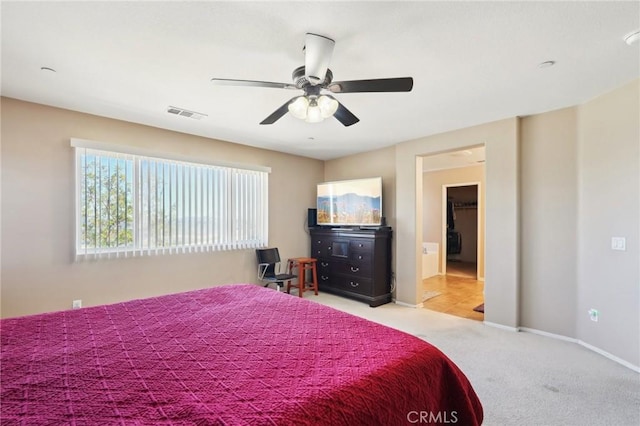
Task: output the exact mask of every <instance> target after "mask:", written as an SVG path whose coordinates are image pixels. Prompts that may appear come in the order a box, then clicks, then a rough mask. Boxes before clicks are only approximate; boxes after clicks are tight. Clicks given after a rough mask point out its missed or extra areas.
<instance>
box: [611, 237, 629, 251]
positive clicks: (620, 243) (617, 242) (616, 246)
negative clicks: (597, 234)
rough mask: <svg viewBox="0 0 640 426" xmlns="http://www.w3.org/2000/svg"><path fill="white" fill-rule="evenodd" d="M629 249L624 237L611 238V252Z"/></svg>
mask: <svg viewBox="0 0 640 426" xmlns="http://www.w3.org/2000/svg"><path fill="white" fill-rule="evenodd" d="M626 249H627V240H626V238H624V237H611V250H622V251H625V250H626Z"/></svg>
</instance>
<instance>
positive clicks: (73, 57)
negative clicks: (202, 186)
mask: <svg viewBox="0 0 640 426" xmlns="http://www.w3.org/2000/svg"><path fill="white" fill-rule="evenodd" d="M1 7H2V9H1V16H2V88H1V90H2V95H3V96H7V97H12V98H17V99H23V100H27V101H32V102H38V103H42V104H46V105H53V106H57V107H61V108H67V109H71V110H77V111H84V112H88V113H91V114H97V115H101V116H106V117H113V118H117V119H122V120H127V121H131V122H137V123H143V124H147V125H151V126H156V127H161V128H166V129H171V130H176V131H180V132H185V133H191V134H195V135H201V136H205V137H210V138H215V139H221V140H227V141H232V142H237V143H242V144H246V145H251V146H257V147H264V148H267V149H273V150H277V151H282V152H288V153H292V154H297V155H303V156H307V157H311V158H318V159H331V158H336V157H340V156H344V155H349V154H353V153H357V152H362V151H368V150H371V149H376V148H381V147H384V146H390V145H394V144H396V143H398V142H402V141H406V140H411V139H416V138H419V137H422V136H427V135H431V134H435V133H440V132H445V131H448V130H452V129H457V128H461V127H467V126H471V125H475V124H479V123H484V122H489V121H494V120H498V119H502V118H507V117H513V116H525V115H530V114H535V113H540V112H544V111H549V110H553V109H557V108H562V107H566V106H571V105H576V104H580V103H583V102H585V101H587V100H589V99H591V98H593V97H595V96H598V95H600V94H602V93H605V92H607V91H610V90H612V89H613V88H615V87H618V86H621V85H623V84H625V83H627V82H629V81H631V80H633V79H635V78H638V77H639V76H640V43H636V44H635V45H632V46H628V45H627V44H625V43H624V42H623V38H624V36H625V35H626V34H628V33H630V32H632V31H634V30H637V29H639V28H640V2H637V1H630V2H613V1H605V2H578V1H576V2H557V3H554V2H468V3H467V2H452V1H450V2H397V1H394V2H366V1H360V2H355V1H353V2H255V3H253V2H38V3H36V2H6V1H2V5H1ZM306 32H315V33H318V34H322V35H325V36H328V37H331V38H333V39H334V40H335V41H336V46H335V50H334V54H333V59H332V61H331V64H330V68H331V70H332V71H333V74H334V80H335V81H340V80H357V79H372V78H386V77H405V76H411V77H413V78H414V88H413V91H412V92H409V93H348V94H347V93H345V94H337V95H335V96H336V98H338V99H339V101H340V102H342V103H343V104H344V105H345V106H346V107H347V108H348V109H349V110H351V111H352V112H353V113H354V114H355V115H356V116H358V117H359V118H360V122H359V123H357V124H355V125H353V126H351V127H343V126H342V125H341V124H340V123H339V122H338V121H337V120H335V119H329V120H325V121H324V122H322V123H318V124H309V123H305V122H303V121H300V120H297V119H295V118H293V117H292V116H290V115H289V114H287V115H285V116H284V117H283V118H282V119H280V120H279V121H278V122H276V123H275V124H273V125H268V126H264V125H263V126H261V125H259V124H258V123H259V122H260V121H262V120H263V119H264V118H265V117H267V116H268V115H269V114H271V113H272V112H273V111H274V110H275V109H276V108H278V107H279V106H281V105H282V104H284V103H285V102H286V101H287V100H288V99H290V98H291V97H293V96H295V95H298V94H301V93H302V92H297V91H291V90H284V89H269V88H253V87H232V86H214V85H213V84H211V83H210V79H211V78H212V77H217V78H232V79H246V80H264V81H275V82H284V83H289V82H291V73H292V71H293V70H294V69H295V68H296V67H298V66H300V65H303V63H304V55H303V52H302V47H303V42H304V35H305V33H306ZM548 60H553V61H556V65H555V66H553V67H550V68H544V69H541V68H538V64H539V63H541V62H544V61H548ZM41 67H50V68H53V69H55V70H56V71H57V72H55V73H53V72H47V71H41V69H40V68H41ZM169 105H172V106H176V107H181V108H186V109H188V110H192V111H197V112H201V113H204V114H207V117H206V118H204V119H202V120H193V119H188V118H184V117H179V116H175V115H170V114H168V113H166V108H167V107H168V106H169ZM76 136H79V137H81V135H76ZM105 142H109V141H105ZM479 142H481V141H479Z"/></svg>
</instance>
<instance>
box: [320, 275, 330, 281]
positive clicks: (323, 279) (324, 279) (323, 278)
mask: <svg viewBox="0 0 640 426" xmlns="http://www.w3.org/2000/svg"><path fill="white" fill-rule="evenodd" d="M320 279H321V280H322V281H327V280H328V279H329V277H325V276H324V275H321V276H320Z"/></svg>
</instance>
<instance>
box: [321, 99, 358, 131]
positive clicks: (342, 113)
mask: <svg viewBox="0 0 640 426" xmlns="http://www.w3.org/2000/svg"><path fill="white" fill-rule="evenodd" d="M327 96H328V95H327ZM330 97H331V98H333V96H330ZM333 99H335V98H333ZM333 116H334V117H335V118H336V120H338V121H339V122H341V123H342V124H343V125H344V126H345V127H349V126H351V125H353V124H356V123H357V122H358V121H360V119H359V118H358V117H356V116H355V115H353V113H352V112H351V111H349V110H348V109H347V108H346V107H345V106H344V105H342V104H341V103H340V102H338V109H337V110H336V112H335V114H333Z"/></svg>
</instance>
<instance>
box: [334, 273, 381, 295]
mask: <svg viewBox="0 0 640 426" xmlns="http://www.w3.org/2000/svg"><path fill="white" fill-rule="evenodd" d="M331 285H332V286H333V287H335V288H337V289H340V290H344V291H350V292H352V293H358V294H364V295H370V294H371V288H372V286H371V280H370V279H367V278H358V277H347V276H344V275H335V276H334V277H333V278H332V280H331Z"/></svg>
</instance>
